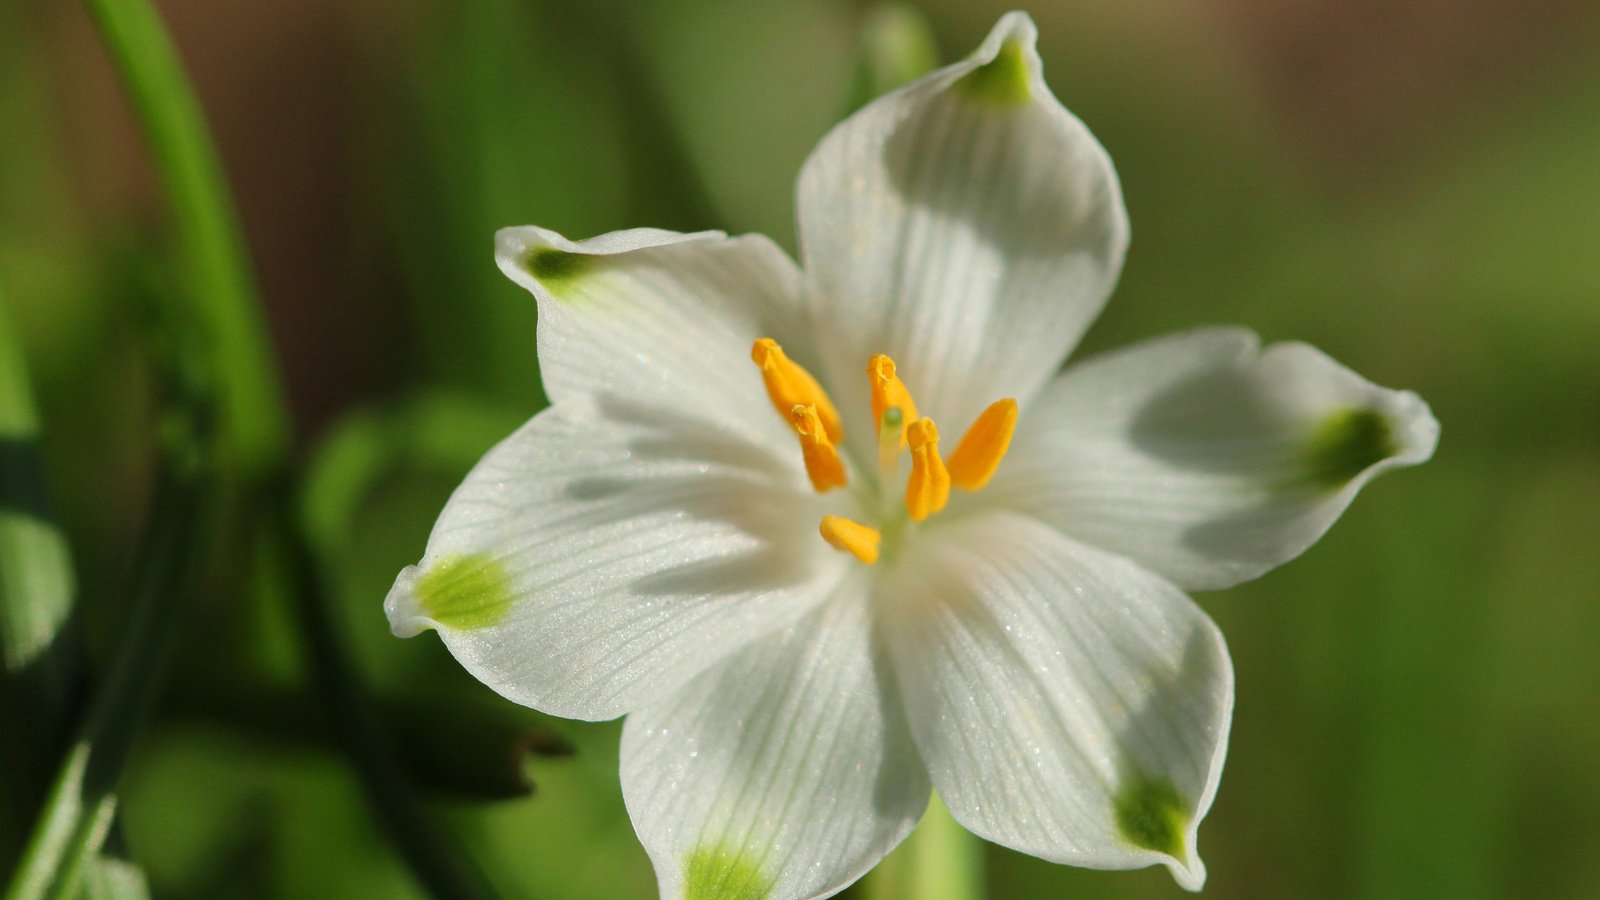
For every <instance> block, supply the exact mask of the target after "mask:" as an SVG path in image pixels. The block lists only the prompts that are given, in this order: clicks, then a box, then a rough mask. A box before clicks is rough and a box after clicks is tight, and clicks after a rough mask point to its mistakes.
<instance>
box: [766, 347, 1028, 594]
mask: <svg viewBox="0 0 1600 900" xmlns="http://www.w3.org/2000/svg"><path fill="white" fill-rule="evenodd" d="M750 358H751V360H752V361H754V362H755V364H756V365H757V366H759V367H760V368H761V377H762V381H763V382H764V383H765V385H766V388H767V397H768V399H770V400H771V401H772V406H773V408H774V409H776V410H777V411H778V412H779V413H780V414H782V415H784V417H785V418H786V419H787V420H788V421H789V424H790V425H791V426H792V427H793V428H794V432H795V435H796V436H797V437H798V438H799V439H800V453H801V455H802V457H803V458H804V460H805V466H806V475H807V477H809V478H810V480H811V487H812V489H813V490H815V491H816V492H817V493H819V494H822V493H826V492H828V491H831V490H833V489H834V488H840V487H845V486H847V485H848V484H849V483H850V476H849V472H848V468H847V466H846V464H845V461H844V458H843V457H842V456H841V455H840V454H839V450H838V447H837V446H836V442H841V441H843V440H844V425H843V423H842V422H841V421H840V418H839V412H838V408H837V407H836V406H834V404H833V401H832V400H831V399H830V398H829V397H828V393H827V391H826V390H824V389H823V387H822V385H821V384H820V383H819V382H818V381H817V379H816V378H815V377H813V376H812V374H811V373H810V372H808V371H806V369H805V367H804V366H801V365H800V364H799V363H797V362H795V361H794V360H792V359H790V358H789V357H788V355H787V354H785V353H784V352H783V348H782V347H781V346H779V345H778V342H777V341H775V340H773V339H772V338H765V337H764V338H761V339H759V340H757V341H756V342H755V345H754V346H753V347H751V348H750ZM867 379H868V382H869V384H870V385H871V388H872V417H873V420H874V422H875V424H876V425H877V434H878V442H877V443H878V454H877V456H878V487H879V494H880V495H881V496H890V494H889V493H888V491H887V490H885V488H887V487H888V486H889V483H890V482H892V481H893V480H894V479H895V478H897V477H898V475H899V471H900V451H901V450H907V451H908V452H909V453H910V457H911V472H910V474H909V475H908V476H907V478H906V489H905V494H904V498H905V506H904V508H903V509H901V508H899V507H897V506H895V505H893V504H887V505H886V506H887V508H885V509H883V511H882V521H884V522H886V523H888V524H889V525H891V526H893V525H898V524H900V519H901V518H902V514H903V515H908V516H910V517H911V521H913V522H923V521H926V520H927V519H928V517H930V516H932V515H934V514H935V513H937V512H939V511H940V510H942V509H944V507H945V504H947V503H949V502H950V486H951V485H952V484H953V485H955V486H956V487H958V488H961V489H962V490H965V491H978V490H982V489H983V486H984V485H986V484H988V483H989V479H990V478H992V477H993V476H994V473H995V470H996V469H998V468H999V467H1000V461H1001V460H1002V459H1004V458H1005V455H1006V450H1008V449H1009V448H1010V447H1011V437H1012V435H1013V434H1014V433H1015V432H1016V430H1017V401H1016V399H1015V398H1012V397H1006V398H1005V399H1002V400H996V401H995V402H994V403H992V404H990V405H989V407H988V408H987V409H985V410H984V411H983V412H982V413H981V414H980V415H979V416H978V418H977V420H976V421H974V422H973V423H972V426H971V427H970V428H968V429H967V432H966V434H965V435H963V436H962V438H961V443H960V444H958V445H957V446H956V451H955V453H953V454H951V455H950V458H949V460H946V459H945V458H944V457H943V456H941V455H940V454H939V427H938V425H936V424H934V421H933V420H932V419H929V418H925V417H922V416H919V415H918V414H917V402H916V400H914V399H913V398H912V396H911V390H910V388H907V387H906V385H905V382H903V381H901V380H900V375H899V372H898V369H897V368H896V366H895V364H894V360H893V359H890V358H889V356H888V355H887V354H883V353H879V354H876V355H874V356H873V357H872V358H871V359H869V360H868V361H867ZM896 530H898V529H896ZM819 531H820V532H821V534H822V538H823V540H826V541H827V542H828V544H829V545H830V546H832V547H834V548H835V549H837V550H842V551H845V552H847V553H849V554H851V555H852V556H854V557H855V558H856V559H858V560H860V561H861V562H863V563H866V564H867V565H869V566H870V565H872V564H874V563H876V562H877V561H878V555H879V548H880V547H881V546H882V543H883V533H882V531H881V529H880V528H879V527H875V526H873V525H868V524H864V523H862V522H857V521H854V520H852V519H847V518H845V517H843V516H836V515H827V516H824V517H823V518H822V524H821V525H820V526H819Z"/></svg>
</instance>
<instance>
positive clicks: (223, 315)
mask: <svg viewBox="0 0 1600 900" xmlns="http://www.w3.org/2000/svg"><path fill="white" fill-rule="evenodd" d="M85 3H86V5H87V6H88V8H89V11H90V13H91V14H92V16H93V18H94V21H95V24H96V25H97V26H98V27H99V29H100V32H101V35H102V36H103V37H104V39H105V42H106V45H107V47H108V48H109V49H110V51H111V55H112V56H113V58H114V59H115V61H116V64H117V68H118V70H119V74H120V76H121V78H122V82H123V84H124V85H125V86H126V88H127V90H128V94H129V97H130V99H131V100H132V101H133V105H134V108H135V111H136V113H137V118H138V120H139V122H140V124H141V125H142V126H143V127H144V130H145V137H146V139H147V140H148V142H149V145H150V150H151V153H152V155H153V157H154V160H155V164H156V169H157V171H158V172H159V173H160V176H161V180H162V182H163V183H164V185H165V187H166V191H167V196H168V199H169V201H170V203H171V210H172V226H173V228H174V230H175V232H176V234H177V238H178V240H177V242H176V244H177V252H178V257H179V260H178V262H179V270H180V271H181V272H182V274H183V276H184V278H185V284H184V287H185V292H186V294H187V296H188V298H189V300H190V305H191V307H192V308H193V310H194V314H195V315H196V316H197V317H199V319H200V322H201V325H202V327H203V328H204V329H205V338H206V340H207V341H208V342H209V343H210V344H211V346H210V348H209V352H208V353H207V356H208V357H209V358H210V359H211V361H212V363H213V365H215V366H216V367H217V372H216V375H217V385H218V391H219V393H220V395H221V408H220V410H219V412H220V414H221V417H222V418H221V428H222V431H223V435H224V438H225V440H226V441H227V446H228V448H229V450H230V452H231V453H232V454H233V456H234V459H233V462H234V463H236V464H237V465H239V466H240V468H241V469H242V470H243V471H244V472H245V473H246V474H247V475H250V476H259V475H261V474H262V473H264V472H266V471H268V470H269V469H270V468H272V467H273V466H274V465H276V464H278V462H279V461H280V460H281V459H282V458H283V456H284V454H285V453H286V451H287V449H288V441H289V418H288V413H287V411H286V406H285V403H284V399H283V394H282V389H281V387H280V386H279V384H278V380H277V377H276V372H277V367H276V365H275V364H274V362H273V359H272V350H271V343H270V342H269V341H268V339H267V333H266V328H265V325H264V323H263V321H262V318H261V314H260V304H259V302H258V298H257V292H256V288H255V281H254V278H253V276H252V273H251V271H250V264H249V259H248V256H247V254H246V250H245V245H244V239H243V237H242V235H241V232H240V229H239V222H238V217H237V216H236V214H235V213H234V209H233V204H232V202H231V200H230V199H229V192H228V187H227V181H226V177H225V175H224V173H223V170H222V165H221V163H220V162H219V161H218V158H217V154H216V151H215V149H214V147H213V146H212V143H211V139H210V135H209V133H208V132H207V129H206V124H205V119H204V117H203V115H202V114H201V111H200V105H199V102H198V101H197V100H196V99H195V95H194V92H193V90H192V89H191V88H190V86H189V82H188V80H187V79H186V78H185V77H184V73H183V67H182V65H181V64H180V62H179V60H178V56H177V53H176V52H175V51H174V49H173V46H172V42H171V40H170V39H169V38H168V37H167V32H166V29H165V28H164V27H163V25H162V23H161V20H160V18H159V16H158V15H157V13H156V11H155V9H154V7H153V6H151V4H150V3H148V2H146V0H85Z"/></svg>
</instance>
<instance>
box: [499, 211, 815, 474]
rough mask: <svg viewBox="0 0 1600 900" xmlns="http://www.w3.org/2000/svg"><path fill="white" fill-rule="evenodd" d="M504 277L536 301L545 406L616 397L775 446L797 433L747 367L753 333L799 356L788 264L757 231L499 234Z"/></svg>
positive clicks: (796, 285)
mask: <svg viewBox="0 0 1600 900" xmlns="http://www.w3.org/2000/svg"><path fill="white" fill-rule="evenodd" d="M495 256H496V259H497V261H498V262H499V264H500V269H501V271H503V272H505V274H506V275H507V276H508V277H509V278H511V280H512V281H515V282H516V283H517V284H518V285H521V286H522V287H524V288H526V289H527V290H529V291H531V292H532V293H533V295H534V296H535V297H536V298H537V299H538V301H539V334H538V350H539V366H540V369H541V372H542V377H543V379H544V388H545V392H546V393H547V394H548V395H549V397H550V399H551V401H552V402H555V403H560V402H562V401H563V400H566V399H568V398H576V397H581V396H595V395H602V394H611V395H617V396H622V397H627V398H630V399H632V400H634V401H636V402H641V403H650V404H657V403H659V404H662V405H664V406H667V407H669V408H675V409H684V410H693V411H696V412H697V413H698V414H699V415H702V416H704V417H706V418H707V419H708V420H710V421H712V422H715V423H717V424H719V425H722V426H724V427H726V428H729V429H732V430H736V431H739V432H741V433H742V434H744V435H745V436H747V437H751V438H757V439H760V440H764V441H766V442H768V443H770V444H772V445H773V446H774V447H775V448H789V449H792V448H790V447H789V445H791V444H793V442H794V437H793V435H792V434H791V433H790V431H789V428H788V425H787V423H786V420H785V419H784V418H782V417H781V416H779V415H778V414H777V413H776V412H774V411H773V409H772V406H771V404H770V403H769V402H768V400H767V397H766V393H765V390H764V388H763V387H762V382H761V375H760V372H759V370H758V369H757V368H756V366H755V364H754V363H752V362H751V361H750V346H751V344H752V343H754V342H755V340H756V339H757V338H760V337H772V338H776V339H777V340H778V341H779V342H780V343H783V344H784V345H785V347H786V349H788V350H789V353H790V355H791V356H792V357H796V358H798V359H799V360H800V362H801V363H802V364H808V363H809V360H807V359H805V353H806V350H805V345H804V340H803V338H804V335H803V333H797V331H798V330H797V329H796V328H795V327H794V326H793V324H792V322H793V319H794V317H795V316H796V315H798V305H799V291H800V280H799V273H798V271H797V270H796V268H795V265H794V263H793V262H792V261H791V260H790V259H789V258H788V256H786V255H785V254H784V253H783V251H782V250H780V249H778V247H777V246H776V245H774V244H773V243H772V242H771V241H770V240H768V239H767V238H765V237H763V236H761V235H745V236H742V237H733V238H730V237H727V236H726V235H724V234H722V233H721V232H714V231H707V232H700V233H698V234H678V233H675V232H670V231H658V230H656V229H650V228H640V229H635V230H632V231H618V232H613V233H611V234H605V235H601V236H600V237H596V238H592V239H589V240H585V241H570V240H568V239H566V238H564V237H562V236H561V235H559V234H556V233H555V232H552V231H548V230H545V229H542V228H535V227H531V226H529V227H521V228H505V229H501V231H500V232H499V234H498V235H497V236H496V244H495Z"/></svg>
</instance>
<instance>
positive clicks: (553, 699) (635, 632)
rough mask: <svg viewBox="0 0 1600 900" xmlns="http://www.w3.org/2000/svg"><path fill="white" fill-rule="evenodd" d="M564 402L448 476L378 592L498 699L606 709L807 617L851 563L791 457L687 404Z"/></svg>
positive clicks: (401, 623) (405, 622) (402, 624)
mask: <svg viewBox="0 0 1600 900" xmlns="http://www.w3.org/2000/svg"><path fill="white" fill-rule="evenodd" d="M598 402H599V403H600V404H602V405H603V407H604V408H603V409H600V408H596V407H595V406H593V405H592V404H591V403H590V401H588V400H586V399H582V398H580V399H576V400H567V401H563V402H562V403H561V405H559V406H556V407H553V408H551V409H549V410H546V411H545V412H543V413H541V414H539V415H538V416H536V417H535V418H534V419H533V421H531V422H529V423H528V424H527V425H525V426H523V427H522V428H521V429H520V430H518V431H517V432H516V433H515V434H513V435H512V436H511V437H509V438H507V439H506V440H505V441H503V442H502V443H501V444H500V445H499V446H497V447H495V448H494V449H493V450H491V451H490V452H489V453H488V455H486V456H485V457H484V458H483V460H482V461H481V462H479V463H478V465H477V466H476V467H475V468H474V469H473V470H472V472H471V473H470V474H469V475H468V476H467V478H466V481H465V482H464V483H463V484H462V485H461V487H459V488H457V489H456V492H455V494H454V495H452V496H451V498H450V501H449V503H448V504H446V506H445V509H444V512H443V513H442V514H441V515H440V517H439V521H438V523H437V524H436V525H435V526H434V529H433V534H432V535H431V536H430V537H429V538H428V547H427V550H426V552H425V553H424V555H423V558H422V561H421V562H420V563H419V564H417V565H416V566H411V567H408V568H407V569H406V570H405V571H403V572H401V573H400V577H399V578H398V579H397V580H396V582H395V585H394V587H393V589H391V590H390V592H389V597H388V599H387V600H386V601H385V603H384V609H385V611H386V612H387V613H388V616H389V622H390V626H391V627H392V628H393V630H394V632H395V633H396V634H398V635H401V636H410V635H413V634H416V633H418V632H420V631H422V630H424V629H427V628H435V629H437V630H438V631H439V634H440V637H441V638H443V640H444V642H445V645H446V646H447V647H449V649H450V652H451V653H453V654H455V656H456V658H457V659H458V660H459V661H460V662H461V664H462V665H463V666H465V667H466V668H467V669H468V671H470V672H471V673H472V674H473V675H474V676H476V677H477V678H478V679H479V680H481V681H483V682H484V683H485V684H487V685H488V686H489V687H491V688H493V689H494V690H496V691H498V692H500V693H501V694H503V695H504V696H506V697H507V698H509V699H511V700H514V701H516V702H517V703H521V704H523V705H526V706H531V707H534V708H535V709H540V710H543V711H545V712H549V713H553V714H555V715H560V716H567V717H570V718H579V719H605V718H613V717H615V716H618V715H621V714H623V713H625V712H628V711H630V710H632V709H634V708H636V707H638V706H639V705H640V704H642V703H645V702H648V701H649V700H651V699H654V698H659V697H662V696H665V695H666V694H668V693H670V692H671V691H672V690H674V689H676V688H677V687H678V686H680V685H682V684H684V683H686V682H687V681H688V680H689V679H690V678H692V677H693V676H694V675H696V674H698V673H699V672H700V671H702V670H704V669H706V668H707V667H709V666H710V665H712V664H713V663H715V662H716V661H717V660H719V659H722V658H725V657H727V656H729V655H730V654H732V653H734V652H736V651H738V650H739V649H740V648H741V647H743V646H744V645H745V644H746V643H748V642H749V641H751V640H753V639H755V638H757V637H759V636H761V635H763V634H765V633H767V632H769V631H772V630H774V629H777V628H781V627H782V626H783V625H785V624H787V623H789V622H791V621H793V620H794V619H795V618H797V617H799V616H801V615H804V614H805V612H806V611H808V610H810V609H813V608H815V606H816V605H817V604H818V603H820V602H821V601H822V600H823V599H824V598H825V597H826V596H828V595H829V594H830V593H832V591H833V590H834V587H835V585H837V584H838V583H839V581H840V580H841V579H842V577H843V572H844V571H845V567H846V563H845V560H844V559H841V555H840V554H837V553H835V552H833V551H832V550H831V549H830V548H828V547H827V546H826V544H824V543H823V542H822V541H821V540H818V539H817V535H816V523H817V521H818V520H819V519H820V518H821V516H822V515H823V512H824V510H823V509H822V508H821V507H820V506H819V503H820V501H819V499H818V498H817V497H816V496H815V495H813V494H812V493H811V491H810V488H809V487H808V486H807V485H806V482H805V476H804V474H803V473H802V472H800V471H799V467H798V466H797V465H794V464H793V463H792V462H789V461H785V460H778V459H775V458H774V457H772V456H771V455H770V454H769V453H767V451H766V450H765V448H763V447H761V446H759V445H756V444H751V443H747V442H744V441H742V440H741V439H739V438H738V437H737V436H730V435H729V433H728V432H726V431H725V430H722V429H719V428H718V427H716V426H714V425H711V424H708V423H705V422H700V421H696V420H694V419H691V418H688V417H686V416H683V415H681V414H676V413H665V412H662V411H660V410H659V409H656V408H652V407H649V406H628V405H625V404H622V403H620V402H619V401H616V400H614V399H607V398H602V399H601V400H600V401H598Z"/></svg>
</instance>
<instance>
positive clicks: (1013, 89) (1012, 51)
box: [956, 40, 1032, 107]
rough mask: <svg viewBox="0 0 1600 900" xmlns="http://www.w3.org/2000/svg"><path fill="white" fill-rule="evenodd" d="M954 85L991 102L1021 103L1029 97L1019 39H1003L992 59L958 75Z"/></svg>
mask: <svg viewBox="0 0 1600 900" xmlns="http://www.w3.org/2000/svg"><path fill="white" fill-rule="evenodd" d="M956 86H957V87H958V88H959V89H961V90H963V91H965V92H966V93H967V95H968V96H970V97H973V98H975V99H977V100H981V101H983V102H984V103H987V104H989V105H991V106H1001V107H1011V106H1021V105H1023V104H1025V103H1027V102H1028V100H1029V99H1030V98H1031V97H1032V88H1031V86H1030V84H1029V74H1028V59H1027V53H1026V51H1024V50H1023V49H1022V44H1021V43H1020V42H1018V41H1015V40H1010V41H1006V42H1005V43H1003V44H1001V45H1000V52H999V53H997V54H995V57H994V59H992V60H990V61H988V62H986V63H984V64H983V65H981V66H979V67H978V68H976V69H973V70H972V71H971V72H968V73H967V74H965V75H963V76H961V80H960V81H958V82H956Z"/></svg>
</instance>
